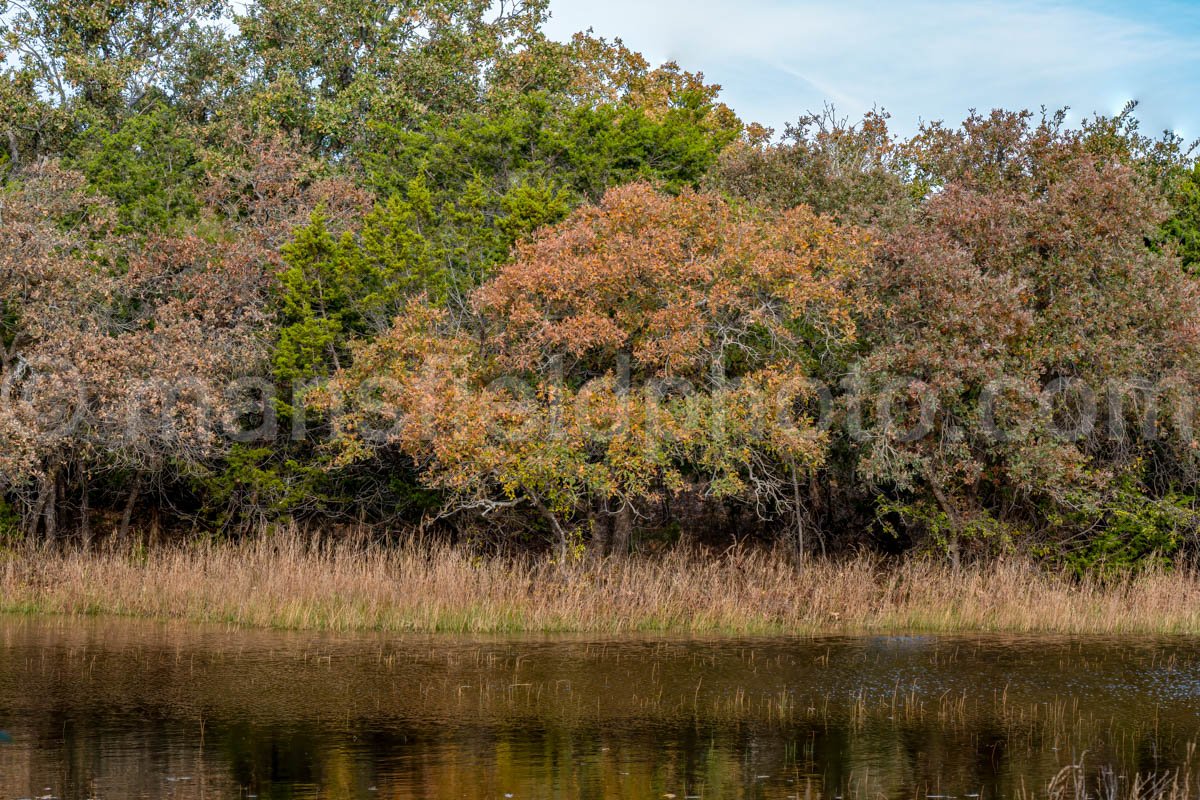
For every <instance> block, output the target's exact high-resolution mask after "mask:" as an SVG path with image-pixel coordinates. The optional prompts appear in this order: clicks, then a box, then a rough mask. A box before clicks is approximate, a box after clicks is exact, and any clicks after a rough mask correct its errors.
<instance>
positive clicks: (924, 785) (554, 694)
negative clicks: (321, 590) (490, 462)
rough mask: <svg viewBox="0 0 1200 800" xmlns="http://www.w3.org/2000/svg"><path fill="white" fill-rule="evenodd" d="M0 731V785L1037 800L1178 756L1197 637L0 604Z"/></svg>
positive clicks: (8, 790) (104, 794)
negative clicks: (84, 613)
mask: <svg viewBox="0 0 1200 800" xmlns="http://www.w3.org/2000/svg"><path fill="white" fill-rule="evenodd" d="M0 731H3V732H5V733H6V734H7V738H8V739H10V741H4V739H5V738H6V737H0V800H4V799H5V798H24V797H43V796H54V797H62V798H90V797H95V798H134V797H146V798H200V797H211V798H218V797H250V796H256V797H260V798H302V797H303V798H309V797H312V798H315V797H321V798H376V797H394V798H418V797H419V798H507V797H512V798H550V797H586V798H604V797H627V798H664V797H668V798H669V797H672V796H674V797H677V798H680V800H683V798H689V797H703V798H719V797H747V798H792V797H799V798H803V797H818V796H820V797H827V798H831V800H832V798H837V797H841V798H844V800H849V798H852V797H862V798H867V797H869V798H927V797H931V796H932V797H935V798H941V797H955V798H973V797H975V796H979V797H983V798H1007V797H1019V796H1030V795H1032V796H1044V795H1045V787H1046V785H1047V784H1048V782H1049V781H1050V779H1051V778H1052V777H1053V776H1054V775H1055V774H1057V773H1059V772H1060V771H1061V770H1062V769H1063V768H1064V767H1066V766H1069V765H1071V764H1082V768H1083V770H1084V771H1085V772H1086V773H1087V775H1089V776H1091V777H1092V778H1093V779H1095V780H1100V779H1102V778H1103V779H1105V780H1108V781H1110V782H1117V783H1120V782H1121V781H1128V780H1129V779H1130V777H1131V776H1132V775H1134V774H1136V773H1142V774H1143V775H1145V774H1151V773H1153V774H1159V775H1161V774H1167V773H1171V772H1173V771H1174V770H1177V769H1181V768H1184V767H1186V766H1187V765H1188V762H1189V761H1190V760H1191V759H1192V758H1193V755H1192V751H1191V750H1190V743H1191V742H1193V741H1196V740H1200V642H1198V641H1197V640H1193V639H1163V638H1159V639H1150V638H1145V639H1143V638H1122V639H1104V638H1061V637H1058V638H1046V637H1039V638H1020V637H1009V636H992V637H961V636H954V637H946V636H941V637H939V636H864V637H839V638H816V639H813V638H803V639H751V640H735V639H663V638H630V637H624V638H614V639H605V638H597V637H567V638H564V637H553V638H547V637H519V638H512V637H506V638H496V637H456V636H436V637H433V636H395V635H386V636H385V635H333V634H312V633H282V632H270V631H245V630H231V629H225V628H216V627H196V626H187V625H181V624H169V625H163V624H152V623H144V622H128V621H119V620H118V621H113V620H66V619H49V620H35V619H29V618H3V617H0Z"/></svg>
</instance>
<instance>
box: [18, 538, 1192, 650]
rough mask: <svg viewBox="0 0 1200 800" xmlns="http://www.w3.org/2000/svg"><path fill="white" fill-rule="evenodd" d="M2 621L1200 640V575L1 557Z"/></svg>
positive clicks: (864, 563) (346, 553) (736, 561)
mask: <svg viewBox="0 0 1200 800" xmlns="http://www.w3.org/2000/svg"><path fill="white" fill-rule="evenodd" d="M0 611H3V612H20V613H38V614H67V615H97V614H104V615H121V616H135V617H145V618H154V619H183V620H192V621H197V622H219V623H226V624H235V625H244V626H256V627H275V628H290V629H311V630H339V631H348V630H381V631H423V632H435V631H459V632H477V633H485V632H517V631H529V632H557V631H563V632H565V631H577V632H597V633H599V632H611V633H619V632H632V631H658V632H668V631H677V632H693V633H699V632H717V633H738V634H758V633H805V634H807V633H821V632H853V631H928V632H955V631H1008V632H1020V633H1034V632H1053V633H1089V634H1124V633H1193V634H1194V633H1200V571H1197V570H1195V569H1178V570H1175V571H1149V572H1145V573H1141V574H1139V575H1136V576H1130V577H1127V578H1123V579H1119V580H1109V581H1099V580H1088V579H1085V580H1082V581H1079V580H1075V579H1072V578H1071V577H1070V576H1067V575H1065V574H1059V573H1055V572H1050V571H1047V570H1045V569H1043V568H1041V567H1039V566H1038V565H1036V564H1033V563H1031V562H1028V561H1024V560H1004V561H997V562H992V563H988V564H986V565H980V566H973V567H964V568H961V569H958V570H954V569H952V568H951V567H949V566H948V565H945V564H942V563H940V562H936V561H931V560H925V559H920V558H910V559H907V560H902V561H895V562H885V561H880V560H878V559H873V558H870V557H865V556H864V557H858V558H854V559H851V560H848V561H837V562H834V561H829V562H816V563H811V564H809V565H808V566H807V567H806V568H804V569H800V568H797V567H796V566H795V565H794V564H793V563H792V562H791V561H790V560H789V559H788V558H786V556H785V555H783V554H780V553H775V552H769V551H761V550H753V549H745V550H734V551H730V552H726V553H724V554H720V555H712V554H704V553H699V552H696V551H692V550H687V549H677V550H673V551H669V552H667V553H665V554H661V555H656V556H644V557H630V558H625V559H609V560H603V561H584V562H581V563H579V564H576V565H571V566H569V567H566V568H563V567H561V566H559V565H556V564H554V563H553V562H552V561H550V560H548V559H544V558H536V557H515V558H514V557H481V556H479V555H478V554H475V553H473V552H471V551H470V550H468V549H465V548H460V547H454V546H450V545H445V544H430V543H415V544H412V545H408V546H399V547H384V546H378V545H362V544H358V545H355V544H349V543H341V544H329V543H315V542H313V541H309V540H306V539H304V538H303V537H300V536H298V535H277V536H263V537H260V538H256V539H254V540H251V541H247V542H243V543H202V544H190V545H179V546H169V547H163V548H157V549H153V550H151V551H149V552H144V553H139V554H130V553H128V552H118V551H111V550H110V551H106V552H80V551H72V550H66V551H46V550H26V549H18V550H14V551H9V552H6V553H0Z"/></svg>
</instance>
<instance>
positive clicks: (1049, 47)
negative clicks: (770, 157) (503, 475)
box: [550, 0, 1200, 134]
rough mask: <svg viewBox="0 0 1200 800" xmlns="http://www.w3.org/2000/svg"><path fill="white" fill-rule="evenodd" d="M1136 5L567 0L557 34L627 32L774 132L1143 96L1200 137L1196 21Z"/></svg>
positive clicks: (1155, 116)
mask: <svg viewBox="0 0 1200 800" xmlns="http://www.w3.org/2000/svg"><path fill="white" fill-rule="evenodd" d="M1134 8H1138V7H1136V6H1130V7H1128V8H1126V7H1119V6H1110V7H1109V8H1108V9H1107V10H1100V9H1098V8H1094V7H1093V8H1086V7H1083V6H1081V5H1078V4H1062V3H1054V4H1051V3H1045V2H998V1H997V0H992V1H991V2H946V1H945V0H921V1H920V2H913V3H900V2H892V3H878V2H867V1H866V0H849V2H840V3H836V4H835V3H826V2H813V1H812V0H795V1H791V2H789V1H788V0H707V1H706V2H701V1H700V0H692V1H690V2H689V0H656V1H655V2H645V0H641V2H639V1H638V0H605V2H587V1H586V0H554V2H553V3H552V6H551V10H552V12H553V15H554V16H553V19H552V21H551V23H550V32H551V34H552V35H555V36H558V37H564V38H565V37H566V36H568V35H570V34H571V33H573V32H574V31H576V30H582V29H585V28H588V27H593V28H595V30H596V32H597V33H598V34H601V35H604V36H609V37H611V36H621V37H622V38H623V39H624V40H625V42H626V43H627V44H628V45H630V46H631V47H634V48H636V49H639V50H641V51H642V52H644V53H645V54H646V55H647V56H648V57H649V58H650V59H651V60H653V61H662V60H666V59H675V60H678V61H679V62H680V63H681V64H683V65H684V66H685V67H686V68H689V69H699V70H703V71H704V72H705V74H706V75H707V76H708V77H709V78H710V79H711V80H714V81H717V82H719V83H722V84H723V85H724V86H725V88H726V93H725V95H726V99H727V100H728V101H729V102H730V104H731V105H733V106H734V108H735V109H736V110H738V111H739V112H740V113H741V114H742V115H743V116H744V117H747V118H752V119H758V120H761V121H763V122H767V123H769V124H775V125H779V124H781V123H782V122H784V121H786V120H790V119H793V118H794V117H795V116H796V115H797V114H799V113H800V112H802V111H804V110H807V109H812V108H820V107H821V106H822V105H823V104H824V103H825V102H826V101H830V102H834V103H835V104H836V105H837V106H838V107H839V109H840V110H842V111H845V112H846V113H850V114H858V113H861V112H862V111H865V110H867V109H869V108H871V107H872V106H874V105H880V106H883V107H886V108H887V109H888V110H890V111H892V112H893V113H894V114H895V115H896V121H897V124H898V126H899V127H901V128H906V129H911V127H912V126H913V125H915V123H916V121H917V119H918V118H919V117H921V118H925V119H929V118H937V117H944V118H947V119H961V117H962V116H963V115H964V114H965V113H966V111H967V109H968V108H971V107H977V108H980V109H989V108H993V107H997V106H1006V107H1030V108H1037V107H1038V106H1040V105H1042V104H1045V105H1048V106H1051V107H1056V106H1061V105H1070V106H1072V108H1073V109H1074V110H1075V111H1076V112H1078V113H1079V114H1087V113H1090V112H1092V111H1100V112H1106V113H1111V112H1113V111H1117V110H1119V109H1120V107H1121V106H1122V105H1123V104H1124V102H1125V101H1126V100H1128V99H1130V98H1139V99H1142V100H1143V106H1142V116H1143V118H1144V119H1145V120H1146V121H1147V123H1150V124H1151V125H1152V126H1157V127H1163V126H1167V125H1169V126H1175V127H1177V126H1180V125H1183V126H1184V127H1185V128H1190V129H1191V130H1190V131H1185V132H1190V133H1193V134H1196V133H1200V118H1198V117H1197V116H1196V115H1197V114H1200V109H1196V106H1197V105H1198V104H1197V103H1196V99H1197V98H1196V94H1195V92H1196V89H1197V80H1196V77H1193V76H1198V73H1200V70H1197V66H1198V65H1200V38H1198V37H1197V35H1196V25H1195V23H1196V22H1197V18H1196V16H1195V14H1192V16H1191V17H1186V15H1185V18H1180V17H1179V13H1180V11H1179V9H1178V8H1171V9H1166V11H1168V12H1170V13H1169V14H1167V15H1166V17H1165V18H1164V19H1153V18H1150V16H1151V15H1149V14H1140V15H1139V14H1138V13H1137V12H1135V11H1133V10H1132V9H1134ZM1171 15H1174V16H1173V17H1172V16H1171ZM1160 16H1163V15H1160ZM1173 22H1174V23H1175V24H1172V23H1173ZM1184 23H1186V24H1184ZM1198 77H1200V76H1198Z"/></svg>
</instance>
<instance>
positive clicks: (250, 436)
mask: <svg viewBox="0 0 1200 800" xmlns="http://www.w3.org/2000/svg"><path fill="white" fill-rule="evenodd" d="M549 12H550V9H549V8H548V7H547V4H546V2H545V1H544V0H527V1H525V2H522V1H520V0H518V1H517V2H512V1H511V0H506V1H505V2H501V3H495V2H492V1H491V0H487V1H486V2H485V0H409V2H383V1H382V0H332V2H314V0H254V2H250V3H248V4H245V5H241V4H239V5H226V4H225V3H224V2H222V0H100V1H99V2H95V3H88V4H79V3H76V2H72V1H71V0H28V1H25V2H16V1H15V0H0V32H2V34H3V35H2V37H0V42H3V44H2V45H0V47H2V48H3V53H4V57H5V60H4V71H3V77H2V78H0V131H3V134H4V136H3V142H0V151H2V154H0V223H2V224H0V493H2V498H3V499H2V501H0V539H3V540H4V541H7V542H10V543H12V542H16V541H21V540H25V541H29V542H52V543H54V542H66V541H79V542H82V543H84V544H85V545H90V544H91V543H93V542H96V541H100V540H113V541H116V542H131V541H132V540H133V538H134V537H135V536H138V537H147V538H148V539H150V540H159V539H163V538H166V537H195V536H244V535H252V534H255V533H258V532H262V531H266V530H270V529H272V528H273V527H276V526H284V525H286V526H300V527H305V528H311V529H314V530H327V531H336V530H339V529H342V527H344V526H348V525H353V526H356V527H360V528H367V529H370V530H374V531H377V532H379V534H380V535H382V536H392V537H399V536H409V535H414V532H417V531H426V530H436V531H438V532H440V533H442V534H444V535H448V536H452V537H455V538H457V539H459V540H463V541H470V542H473V543H477V544H480V545H481V546H486V547H490V548H496V549H506V550H511V549H542V548H548V549H550V550H551V551H552V552H553V553H554V554H555V557H556V558H560V559H572V558H577V557H579V556H581V555H582V554H583V553H585V552H597V553H626V552H629V551H630V550H631V549H632V548H640V549H646V548H653V547H657V546H661V545H663V544H667V543H670V542H674V541H677V540H681V539H682V540H685V541H695V542H706V543H712V544H717V543H728V542H729V541H730V539H731V537H732V538H751V539H755V540H761V541H763V542H768V543H779V544H782V545H785V546H787V547H789V548H791V549H792V551H793V552H794V553H795V554H796V556H797V558H799V559H803V558H805V557H808V556H810V555H812V554H814V553H818V552H819V553H824V554H833V553H837V552H844V551H846V550H849V549H862V548H870V549H875V550H882V551H888V552H902V551H909V550H915V551H924V552H936V553H939V554H942V555H944V556H946V557H948V558H950V559H952V560H955V561H957V560H959V559H962V558H984V557H989V556H994V555H997V554H1001V553H1005V552H1013V551H1020V552H1026V553H1030V554H1033V555H1036V556H1039V557H1043V558H1046V559H1050V560H1053V561H1055V562H1060V563H1065V564H1067V565H1070V566H1073V567H1075V568H1077V569H1080V570H1085V569H1094V568H1101V569H1122V568H1128V567H1136V566H1139V565H1143V564H1146V563H1151V562H1154V561H1158V562H1164V563H1169V562H1170V561H1172V560H1173V559H1177V558H1180V557H1183V556H1185V555H1187V554H1189V553H1190V552H1192V551H1193V550H1194V549H1195V545H1196V542H1197V539H1196V536H1195V534H1196V531H1197V521H1198V519H1200V518H1198V511H1197V502H1196V496H1197V491H1198V489H1197V479H1198V472H1197V466H1198V465H1200V433H1197V432H1196V431H1195V430H1194V426H1195V423H1196V409H1195V400H1194V395H1195V391H1194V387H1195V386H1196V383H1197V380H1196V379H1197V375H1198V374H1200V293H1198V284H1197V277H1196V271H1197V269H1198V268H1200V267H1198V264H1200V168H1197V166H1196V163H1195V161H1194V159H1193V157H1192V155H1193V152H1192V148H1191V147H1190V146H1189V145H1188V144H1187V143H1186V142H1184V141H1182V140H1181V139H1180V138H1179V137H1178V136H1175V135H1173V134H1170V133H1165V134H1163V135H1161V136H1158V137H1153V136H1147V135H1145V134H1144V133H1143V132H1142V131H1141V130H1140V129H1139V126H1138V123H1137V118H1136V114H1135V108H1134V107H1133V106H1130V107H1129V108H1127V109H1126V110H1125V111H1124V112H1123V113H1121V114H1119V115H1116V116H1112V117H1105V116H1094V117H1091V118H1087V119H1084V120H1083V121H1081V122H1079V123H1077V124H1074V125H1071V124H1068V122H1067V117H1066V114H1065V112H1047V111H1045V110H1043V111H1042V112H1040V113H1030V112H1027V111H1004V110H996V111H992V112H990V113H976V112H971V113H970V114H969V116H967V118H966V119H965V120H964V121H963V122H962V123H961V124H955V125H950V124H944V123H940V122H937V123H929V124H925V125H923V126H922V127H921V128H920V129H919V130H918V132H917V133H916V134H914V135H912V136H909V137H901V136H898V135H897V134H895V133H894V132H893V131H891V130H889V126H888V116H887V115H886V114H885V113H882V112H877V113H871V114H868V115H866V116H865V117H864V118H863V119H861V120H854V121H850V120H847V119H844V118H841V117H839V116H837V114H836V113H835V112H834V111H832V110H830V109H827V110H825V111H823V112H821V113H818V114H804V115H802V116H800V117H799V118H798V120H797V122H796V123H795V124H793V125H789V126H787V127H786V129H785V130H783V131H781V132H776V131H772V130H769V129H766V128H764V127H762V126H761V125H758V124H755V123H753V122H745V121H743V120H741V119H739V118H738V116H737V115H736V114H735V113H734V111H733V110H731V109H730V108H729V107H728V106H726V105H725V104H724V103H723V102H721V99H720V93H719V87H718V86H715V85H712V84H710V83H706V82H705V79H704V76H703V75H701V74H699V73H694V72H689V71H686V70H685V69H683V68H681V67H680V66H678V65H677V64H674V63H668V64H664V65H661V66H658V67H654V66H652V65H650V64H649V63H648V62H647V61H646V60H645V59H644V58H643V57H642V56H641V55H640V54H638V53H636V52H633V51H631V50H629V49H628V48H626V47H625V46H624V44H623V43H622V42H621V41H620V40H611V41H610V40H605V39H602V38H599V37H596V36H594V35H592V34H591V33H590V32H589V33H581V34H578V35H576V36H575V37H574V38H572V39H571V40H570V41H567V42H556V41H553V40H551V39H549V38H547V36H546V35H545V33H544V25H545V22H546V20H547V16H548V14H549Z"/></svg>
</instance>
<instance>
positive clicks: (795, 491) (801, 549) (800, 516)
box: [792, 462, 807, 569]
mask: <svg viewBox="0 0 1200 800" xmlns="http://www.w3.org/2000/svg"><path fill="white" fill-rule="evenodd" d="M792 502H793V504H794V505H795V512H794V513H795V515H796V538H795V540H794V541H793V542H792V546H793V547H794V548H795V553H796V563H797V564H799V566H800V568H801V569H804V562H805V559H806V557H807V547H806V545H805V542H804V504H803V503H802V502H801V500H800V476H799V474H798V473H797V471H796V464H795V463H794V462H793V463H792Z"/></svg>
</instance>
